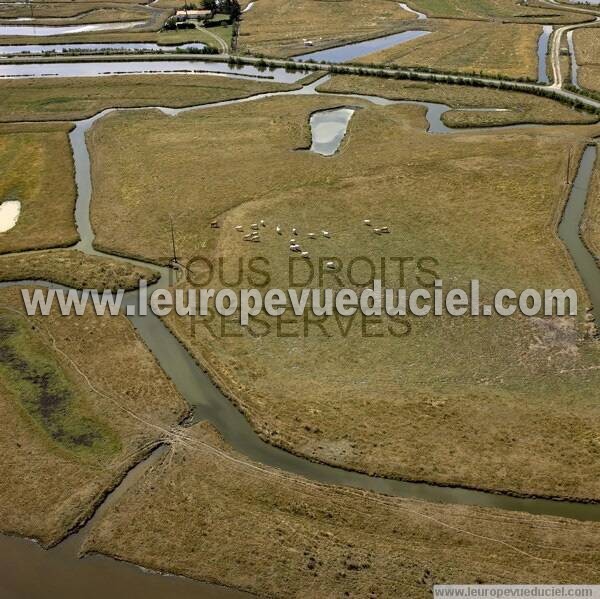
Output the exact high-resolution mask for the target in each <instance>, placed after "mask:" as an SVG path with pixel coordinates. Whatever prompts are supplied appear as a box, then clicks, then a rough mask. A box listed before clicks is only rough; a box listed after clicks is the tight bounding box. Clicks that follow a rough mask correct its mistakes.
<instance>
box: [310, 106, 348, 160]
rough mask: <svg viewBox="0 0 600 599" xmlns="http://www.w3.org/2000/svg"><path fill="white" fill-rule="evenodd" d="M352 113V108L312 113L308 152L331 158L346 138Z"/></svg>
mask: <svg viewBox="0 0 600 599" xmlns="http://www.w3.org/2000/svg"><path fill="white" fill-rule="evenodd" d="M354 112H355V111H354V110H353V109H352V108H336V109H335V110H320V111H319V112H315V113H313V115H312V116H311V117H310V128H311V132H312V146H311V148H310V151H311V152H315V153H316V154H321V156H333V155H334V154H335V153H336V152H337V151H338V149H339V147H340V144H341V143H342V140H343V139H344V137H345V136H346V131H347V129H348V125H349V124H350V119H352V115H353V114H354Z"/></svg>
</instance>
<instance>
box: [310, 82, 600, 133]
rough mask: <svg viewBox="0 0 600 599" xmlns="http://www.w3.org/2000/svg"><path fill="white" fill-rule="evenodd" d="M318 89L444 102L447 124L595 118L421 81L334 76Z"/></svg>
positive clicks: (555, 105) (543, 102) (504, 94)
mask: <svg viewBox="0 0 600 599" xmlns="http://www.w3.org/2000/svg"><path fill="white" fill-rule="evenodd" d="M318 89H319V91H323V92H331V93H333V92H335V93H362V94H372V95H376V96H381V97H384V98H388V99H390V100H420V101H426V102H439V103H441V104H446V105H447V106H451V107H452V108H454V110H451V111H449V112H447V113H446V114H445V115H444V116H443V121H444V122H445V123H446V125H448V126H449V127H491V126H498V125H514V124H519V123H541V124H555V123H564V124H577V123H582V124H583V123H593V122H595V121H596V120H597V117H594V116H592V115H590V114H587V113H584V112H578V111H576V110H573V109H572V108H569V107H567V106H565V105H564V104H560V103H559V102H554V101H553V100H550V99H548V98H540V97H537V96H533V95H531V94H524V93H519V92H508V91H499V90H492V89H485V88H476V87H470V86H461V85H445V84H440V83H428V82H425V81H394V80H390V79H382V78H378V77H358V76H351V75H343V76H339V75H338V76H336V77H333V78H332V79H330V80H329V81H328V82H326V83H324V84H323V85H321V86H319V88H318ZM461 108H465V109H470V108H477V109H485V108H490V109H495V108H502V109H505V110H506V112H497V111H489V112H487V111H485V110H481V111H477V112H472V111H469V110H461Z"/></svg>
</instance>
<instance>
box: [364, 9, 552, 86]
mask: <svg viewBox="0 0 600 599" xmlns="http://www.w3.org/2000/svg"><path fill="white" fill-rule="evenodd" d="M430 26H431V27H432V29H433V33H431V34H430V35H426V36H423V37H421V38H419V39H416V40H413V41H411V42H407V43H404V44H399V45H398V46H394V47H393V48H390V49H388V50H383V51H382V52H377V53H375V54H369V55H368V56H366V57H364V58H363V59H362V62H377V63H389V64H395V65H401V66H411V67H413V66H414V67H434V68H436V69H439V70H442V71H450V72H455V71H458V72H465V73H472V72H476V73H480V72H481V73H485V74H486V75H490V76H495V75H505V76H508V77H512V78H519V77H528V78H530V79H537V69H538V57H537V47H538V38H539V36H540V34H541V32H542V29H541V27H540V26H539V25H515V24H499V23H483V22H472V21H452V20H447V21H444V20H437V21H435V22H433V23H432V24H431V25H430ZM500 48H502V51H499V49H500Z"/></svg>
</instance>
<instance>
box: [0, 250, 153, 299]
mask: <svg viewBox="0 0 600 599" xmlns="http://www.w3.org/2000/svg"><path fill="white" fill-rule="evenodd" d="M157 277H158V273H156V272H153V271H151V270H150V269H146V268H139V267H134V266H130V265H129V264H126V263H124V262H118V261H117V260H111V259H109V258H101V257H98V256H88V255H86V254H83V253H81V252H79V251H76V250H50V251H41V252H27V253H24V254H12V255H4V256H0V281H19V280H34V281H51V282H53V283H58V284H61V285H66V286H68V287H73V288H75V289H98V290H104V289H113V290H116V289H135V288H137V287H138V283H139V280H140V279H145V280H147V281H150V280H154V279H155V278H157Z"/></svg>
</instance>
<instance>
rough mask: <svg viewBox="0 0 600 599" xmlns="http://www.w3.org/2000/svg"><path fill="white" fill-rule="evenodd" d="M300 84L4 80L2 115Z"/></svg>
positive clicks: (79, 110) (188, 100)
mask: <svg viewBox="0 0 600 599" xmlns="http://www.w3.org/2000/svg"><path fill="white" fill-rule="evenodd" d="M295 87H297V86H293V85H286V84H280V83H273V82H269V81H265V82H261V81H250V80H242V79H231V78H227V77H215V76H211V75H194V76H190V75H115V76H114V77H101V78H98V77H95V78H93V77H89V78H87V77H73V78H47V79H43V78H41V79H13V80H7V81H0V103H1V104H2V107H3V110H2V114H1V115H0V120H4V121H43V120H71V119H73V120H75V119H82V118H87V117H89V116H92V115H94V114H96V113H98V112H100V111H101V110H104V109H105V108H110V107H118V108H127V107H136V106H156V105H161V106H169V107H173V108H180V107H183V106H192V105H195V104H206V103H210V102H219V101H222V100H231V99H234V98H243V97H247V96H251V95H254V94H260V93H264V92H271V91H285V90H290V89H294V88H295Z"/></svg>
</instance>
